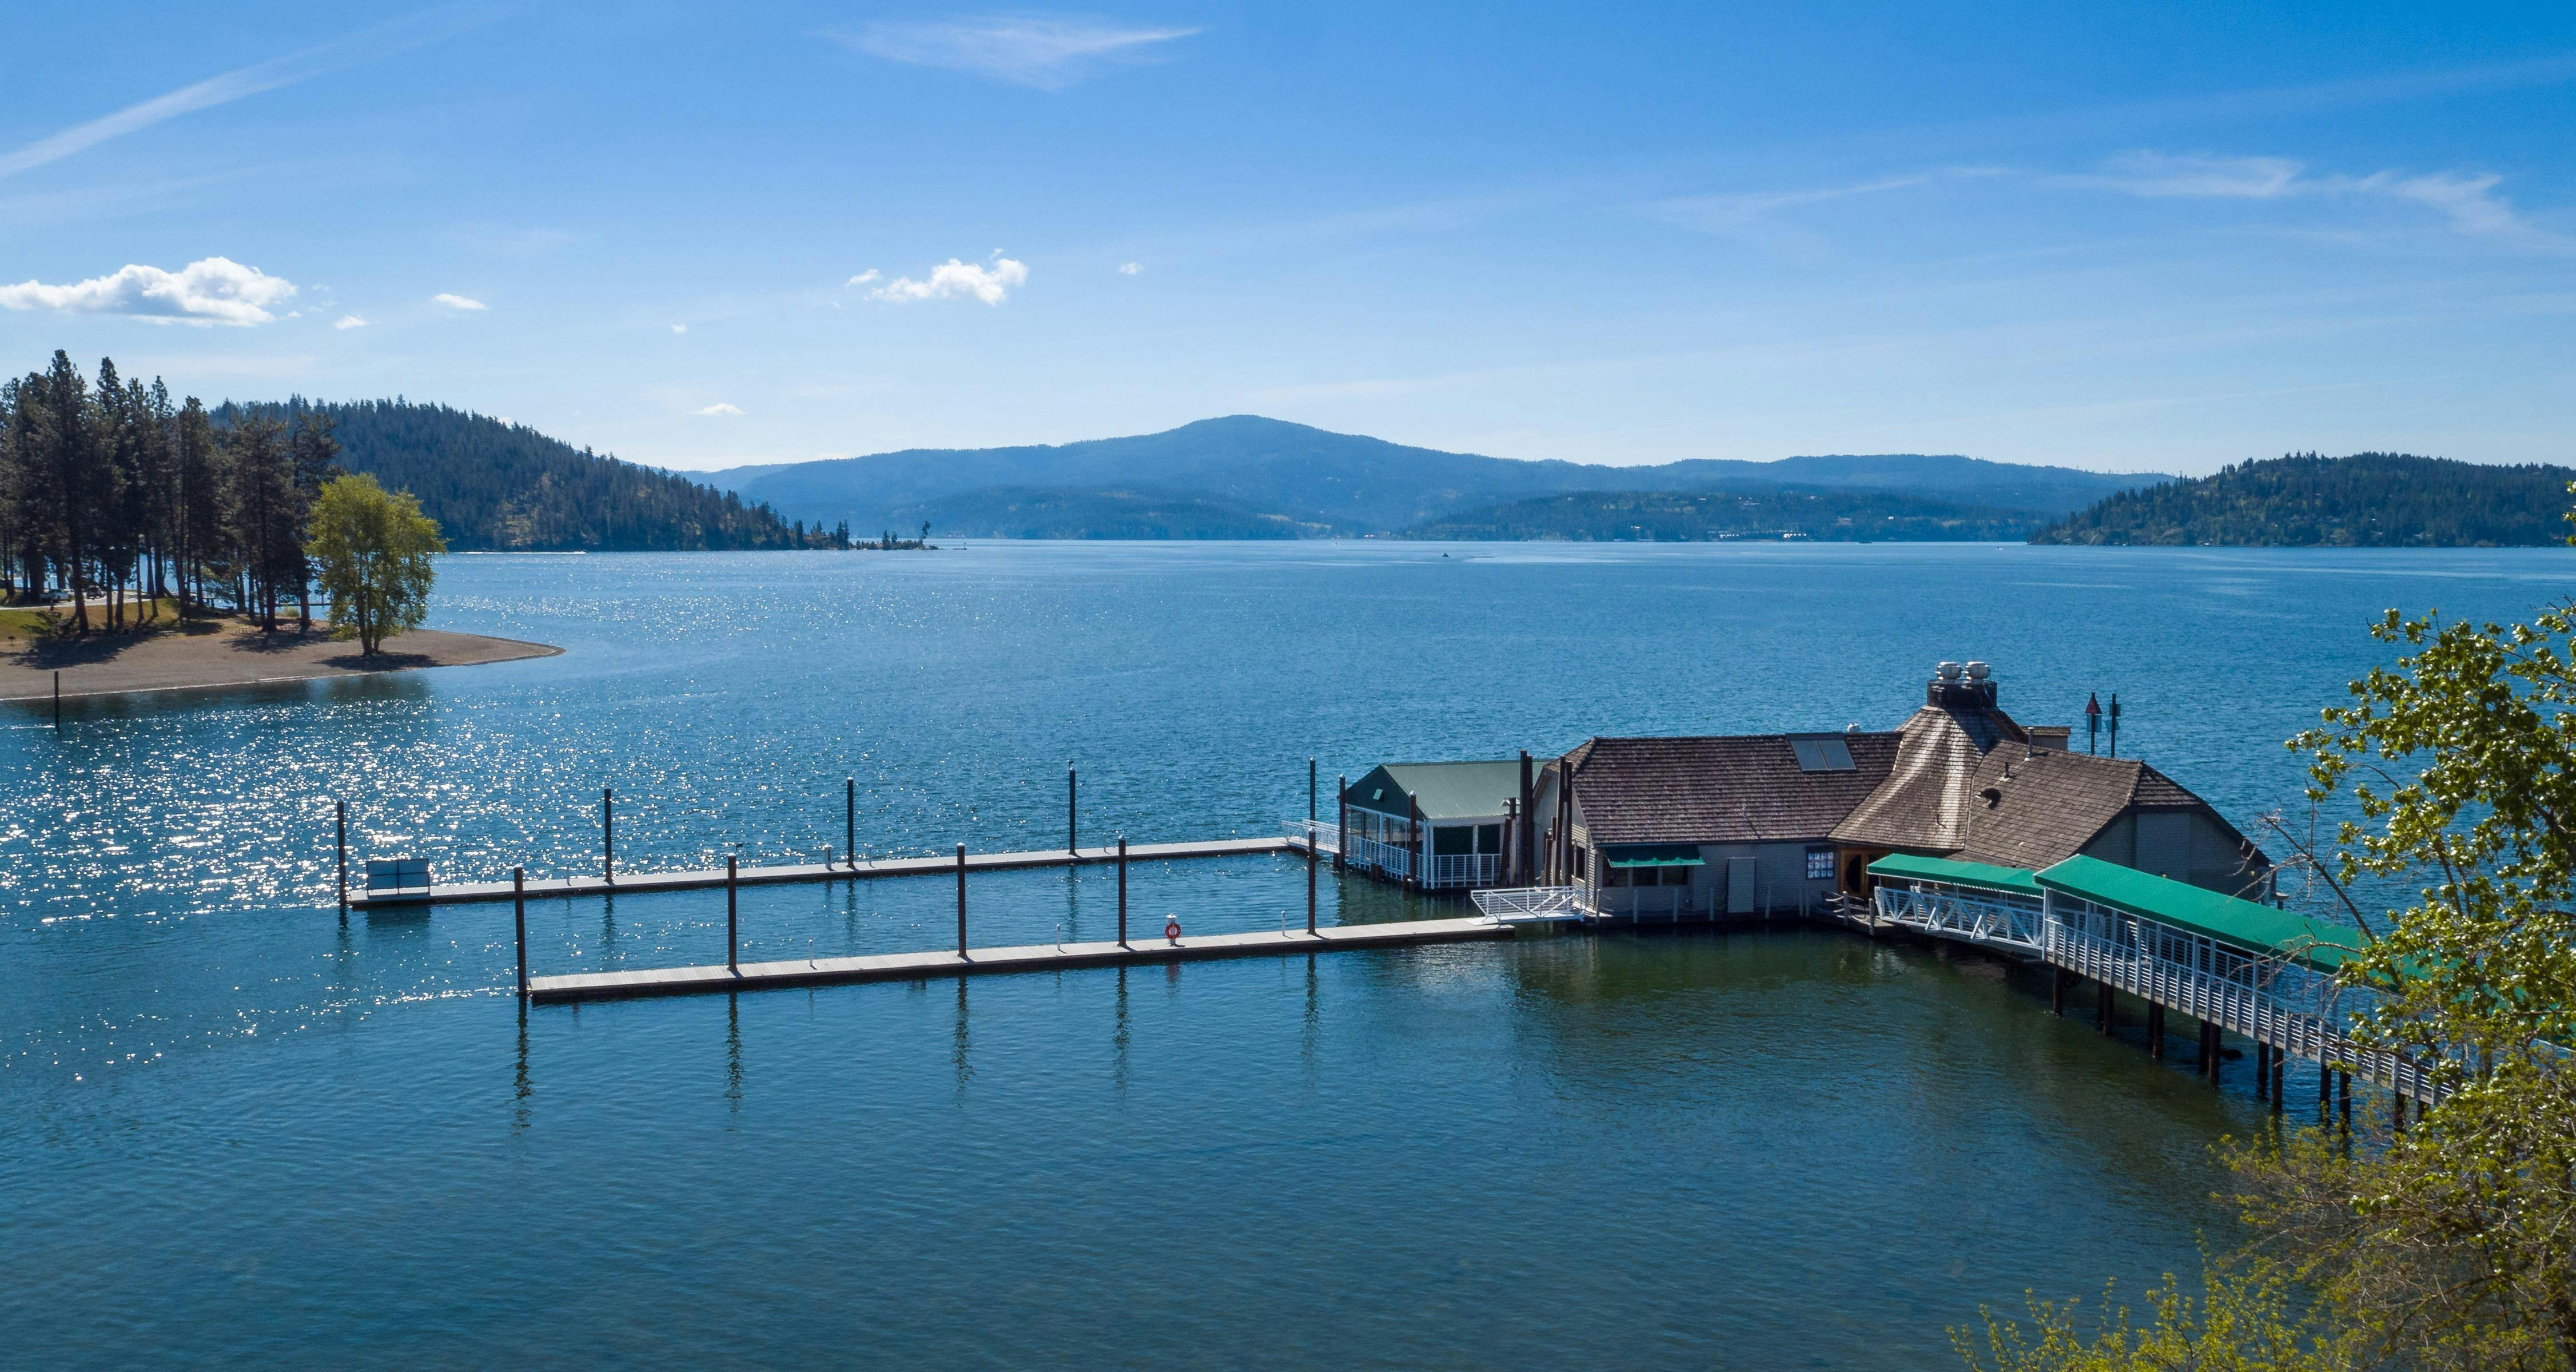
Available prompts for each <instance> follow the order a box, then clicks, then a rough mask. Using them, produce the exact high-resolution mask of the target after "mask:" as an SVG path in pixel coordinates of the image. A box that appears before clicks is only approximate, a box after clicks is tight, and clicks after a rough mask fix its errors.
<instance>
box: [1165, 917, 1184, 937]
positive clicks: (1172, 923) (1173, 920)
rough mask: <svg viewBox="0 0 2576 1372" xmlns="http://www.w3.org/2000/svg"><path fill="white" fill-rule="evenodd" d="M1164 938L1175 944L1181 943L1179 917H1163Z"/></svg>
mask: <svg viewBox="0 0 2576 1372" xmlns="http://www.w3.org/2000/svg"><path fill="white" fill-rule="evenodd" d="M1163 937H1165V938H1167V939H1170V940H1171V941H1172V942H1174V943H1178V942H1180V941H1181V917H1180V916H1179V915H1165V916H1164V917H1163Z"/></svg>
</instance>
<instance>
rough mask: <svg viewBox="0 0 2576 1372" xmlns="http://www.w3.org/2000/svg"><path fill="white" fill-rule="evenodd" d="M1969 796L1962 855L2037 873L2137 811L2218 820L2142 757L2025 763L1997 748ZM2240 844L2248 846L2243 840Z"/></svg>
mask: <svg viewBox="0 0 2576 1372" xmlns="http://www.w3.org/2000/svg"><path fill="white" fill-rule="evenodd" d="M1989 789H1991V790H1993V791H1994V792H1995V794H1996V798H1995V799H1994V800H1991V801H1989V800H1988V799H1986V797H1985V794H1984V793H1985V792H1986V791H1987V790H1989ZM1967 796H1968V801H1967V815H1966V819H1967V824H1966V831H1967V832H1966V834H1965V836H1964V838H1963V840H1962V842H1961V844H1960V847H1959V851H1958V856H1959V857H1960V858H1962V859H1964V860H1966V861H1969V862H1991V863H1995V864H1997V865H1998V866H2004V867H2027V868H2030V869H2032V870H2037V869H2039V868H2042V867H2047V866H2051V865H2053V864H2055V863H2059V862H2063V861H2065V860H2066V859H2068V858H2071V857H2073V856H2075V855H2076V854H2077V853H2079V852H2081V851H2083V848H2084V845H2085V844H2087V843H2090V842H2092V841H2093V838H2094V836H2095V835H2097V834H2099V833H2101V832H2102V830H2103V829H2104V828H2105V827H2107V826H2108V825H2109V824H2110V823H2111V821H2113V820H2115V819H2118V818H2119V817H2120V815H2121V813H2122V812H2123V811H2126V810H2128V809H2129V808H2130V807H2131V806H2136V807H2139V808H2141V809H2149V810H2206V811H2208V812H2209V814H2210V815H2211V816H2212V817H2213V818H2216V817H2217V812H2216V811H2215V810H2210V809H2209V807H2208V806H2207V805H2206V804H2204V803H2203V802H2202V801H2201V799H2200V797H2198V796H2195V795H2193V794H2192V793H2191V792H2189V791H2187V790H2185V789H2183V787H2182V786H2181V785H2180V784H2179V783H2177V782H2176V781H2174V779H2173V778H2171V777H2168V776H2166V775H2165V774H2164V773H2162V772H2159V771H2157V770H2156V769H2155V768H2153V767H2150V766H2148V765H2147V764H2145V763H2143V762H2140V761H2138V760H2137V759H2136V758H2125V757H2122V758H2111V757H2094V756H2091V755H2089V754H2084V753H2055V752H2050V753H2036V754H2033V755H2031V756H2029V757H2024V756H2022V755H2021V750H2020V749H2018V748H1998V749H1996V750H1995V751H1994V752H1991V753H1988V754H1987V755H1986V759H1985V762H1984V764H1983V765H1982V766H1980V767H1979V768H1978V769H1977V774H1976V776H1975V777H1974V778H1973V779H1972V780H1971V781H1970V782H1969V784H1968V791H1967ZM2218 822H2219V823H2220V824H2222V825H2224V824H2226V820H2224V819H2219V821H2218ZM2230 832H2233V829H2232V828H2231V830H2230ZM2237 838H2238V841H2239V842H2242V841H2243V835H2241V834H2240V835H2238V836H2237Z"/></svg>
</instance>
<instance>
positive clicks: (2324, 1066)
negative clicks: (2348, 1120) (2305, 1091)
mask: <svg viewBox="0 0 2576 1372" xmlns="http://www.w3.org/2000/svg"><path fill="white" fill-rule="evenodd" d="M2333 1113H2334V1065H2333V1064H2331V1063H2329V1062H2327V1061H2326V1055H2325V1053H2324V1051H2323V1050H2322V1048H2320V1050H2319V1051H2318V1053H2317V1119H2318V1120H2319V1121H2320V1122H2322V1121H2323V1120H2324V1119H2325V1117H2326V1116H2328V1115H2330V1114H2333Z"/></svg>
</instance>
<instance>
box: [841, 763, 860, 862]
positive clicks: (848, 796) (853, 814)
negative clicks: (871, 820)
mask: <svg viewBox="0 0 2576 1372" xmlns="http://www.w3.org/2000/svg"><path fill="white" fill-rule="evenodd" d="M841 837H843V838H845V839H847V840H849V845H850V870H851V871H853V872H855V871H857V870H859V779H858V778H857V777H851V778H849V779H848V780H846V781H844V782H842V783H841Z"/></svg>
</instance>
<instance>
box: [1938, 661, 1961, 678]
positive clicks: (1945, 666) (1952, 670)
mask: <svg viewBox="0 0 2576 1372" xmlns="http://www.w3.org/2000/svg"><path fill="white" fill-rule="evenodd" d="M1932 679H1933V680H1935V681H1956V680H1958V679H1959V664H1958V663H1955V662H1944V663H1942V664H1941V665H1940V666H1938V667H1935V668H1933V669H1932Z"/></svg>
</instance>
